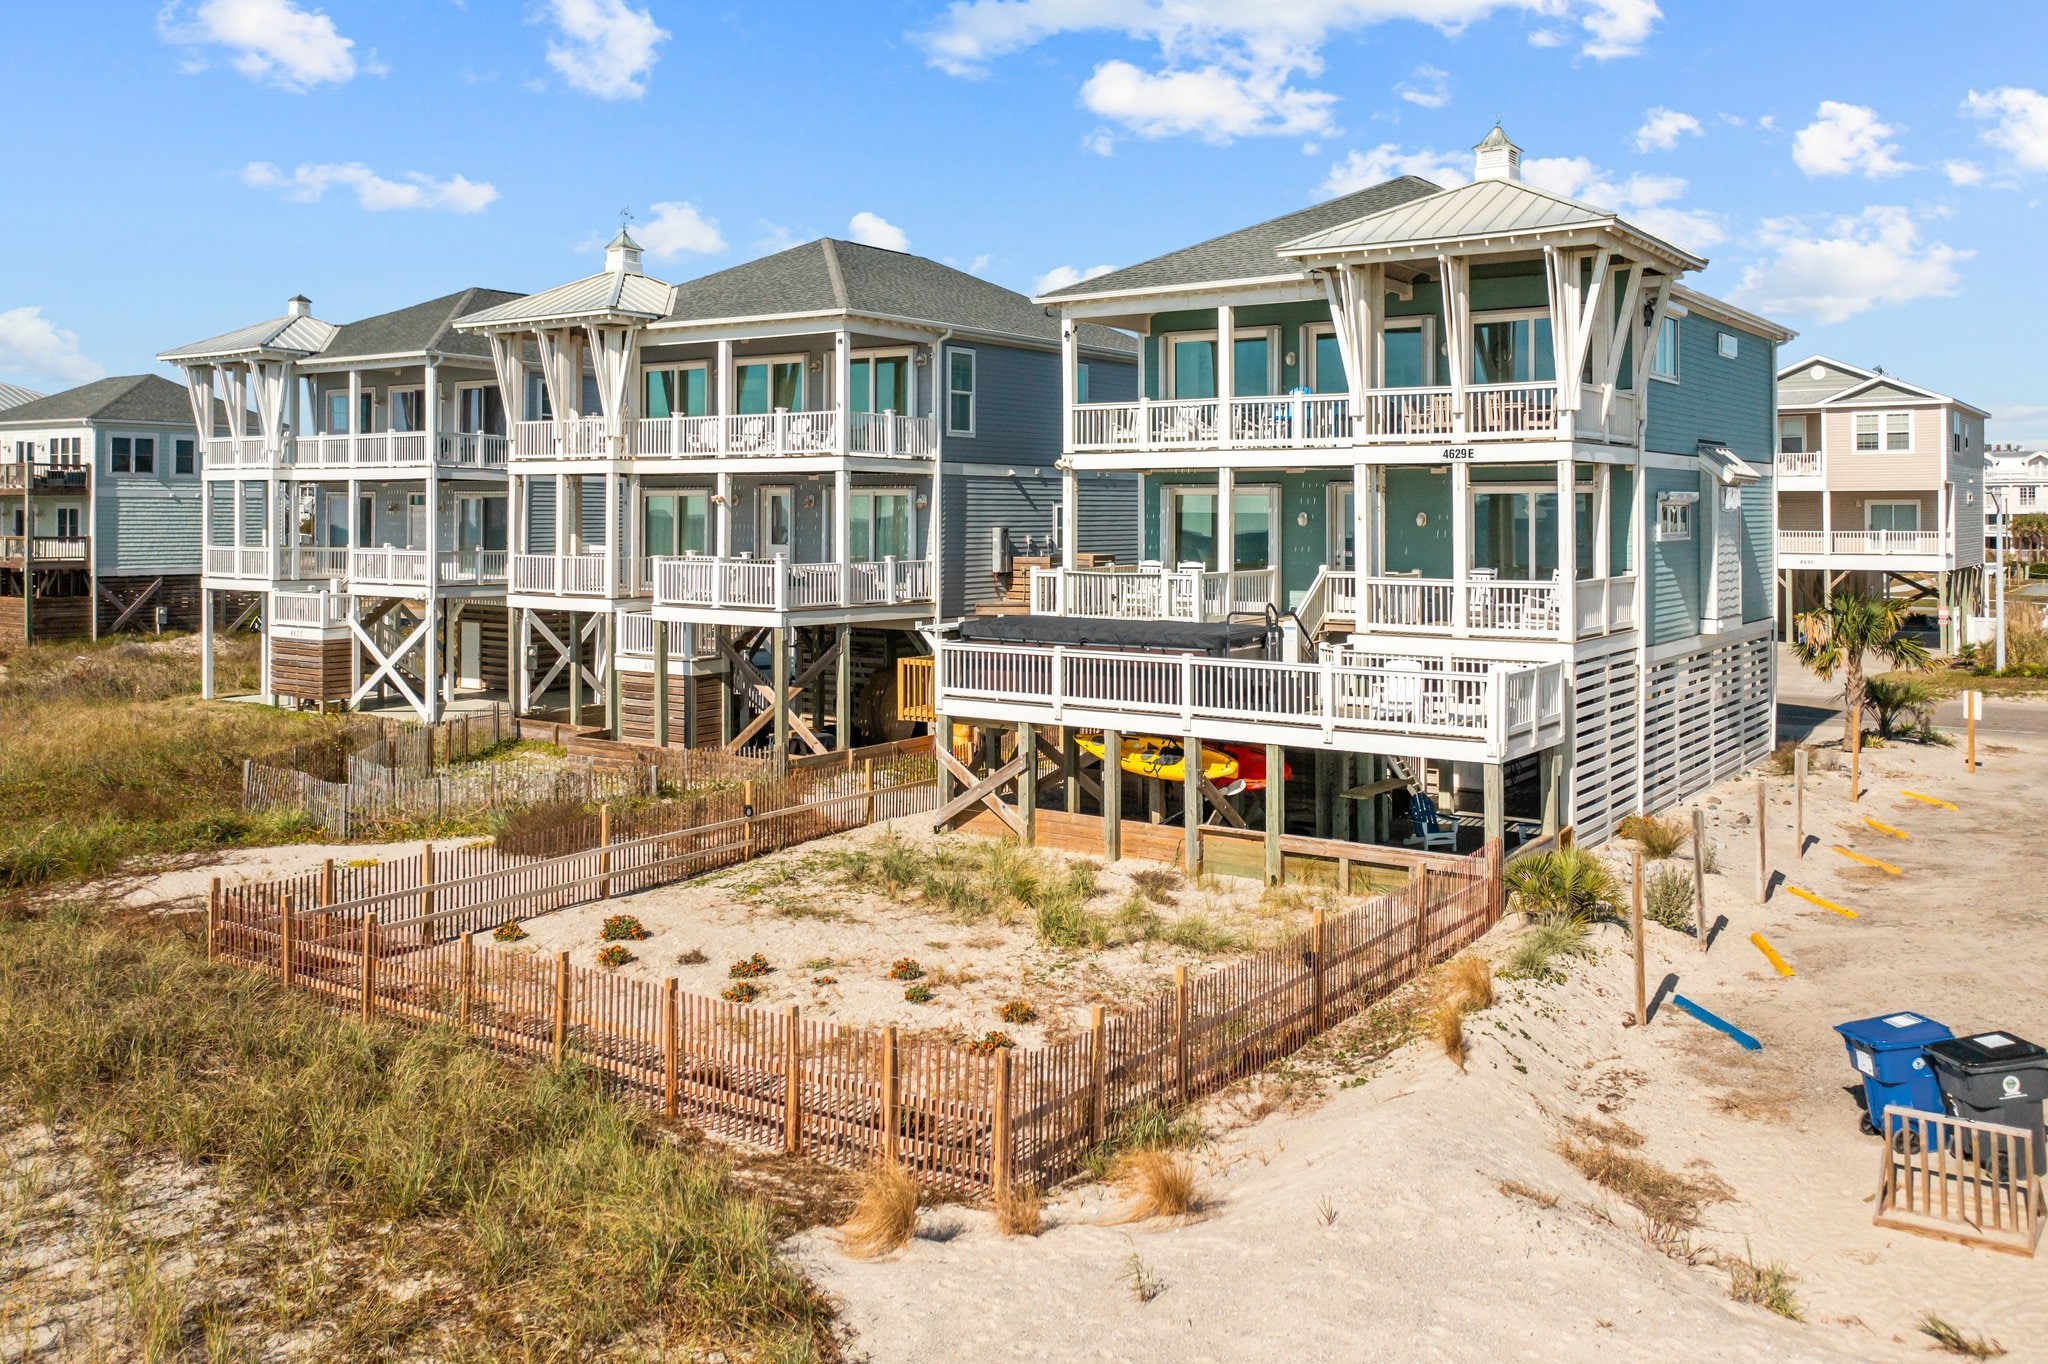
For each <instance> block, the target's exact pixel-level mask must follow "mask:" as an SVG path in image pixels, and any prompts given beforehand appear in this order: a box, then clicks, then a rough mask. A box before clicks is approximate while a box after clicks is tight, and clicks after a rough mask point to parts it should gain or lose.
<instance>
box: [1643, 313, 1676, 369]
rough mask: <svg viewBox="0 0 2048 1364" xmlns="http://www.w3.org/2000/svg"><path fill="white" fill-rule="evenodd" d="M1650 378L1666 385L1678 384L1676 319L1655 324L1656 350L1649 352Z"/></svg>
mask: <svg viewBox="0 0 2048 1364" xmlns="http://www.w3.org/2000/svg"><path fill="white" fill-rule="evenodd" d="M1650 377H1651V378H1652V379H1662V380H1664V381H1665V382H1666V383H1671V384H1675V383H1677V382H1678V319H1677V318H1675V317H1667V318H1665V319H1664V320H1663V321H1662V322H1659V323H1658V324H1657V348H1656V349H1655V350H1654V351H1651V352H1650Z"/></svg>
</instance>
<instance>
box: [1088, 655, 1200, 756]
mask: <svg viewBox="0 0 2048 1364" xmlns="http://www.w3.org/2000/svg"><path fill="white" fill-rule="evenodd" d="M1180 727H1181V732H1182V733H1183V734H1185V733H1187V732H1188V731H1190V730H1192V729H1193V728H1194V727H1195V656H1194V655H1193V654H1182V655H1181V656H1180ZM1103 758H1104V760H1105V761H1110V760H1112V755H1111V754H1110V753H1109V751H1108V750H1107V749H1105V750H1104V751H1103Z"/></svg>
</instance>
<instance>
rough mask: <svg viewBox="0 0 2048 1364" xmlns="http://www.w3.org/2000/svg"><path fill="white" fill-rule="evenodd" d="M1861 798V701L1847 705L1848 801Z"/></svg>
mask: <svg viewBox="0 0 2048 1364" xmlns="http://www.w3.org/2000/svg"><path fill="white" fill-rule="evenodd" d="M1862 799H1863V703H1862V702H1861V701H1859V702H1857V703H1856V704H1855V705H1853V706H1851V707H1849V802H1850V804H1852V805H1853V804H1856V803H1858V802H1860V801H1861V800H1862Z"/></svg>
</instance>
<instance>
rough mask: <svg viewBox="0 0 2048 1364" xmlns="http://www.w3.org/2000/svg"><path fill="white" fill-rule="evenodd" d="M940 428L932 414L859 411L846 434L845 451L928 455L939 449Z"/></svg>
mask: <svg viewBox="0 0 2048 1364" xmlns="http://www.w3.org/2000/svg"><path fill="white" fill-rule="evenodd" d="M938 430H939V427H938V423H937V422H935V421H933V420H932V419H931V418H930V417H905V416H901V415H899V414H897V413H894V412H856V413H854V414H853V415H852V418H851V421H850V425H849V427H848V429H847V433H846V453H847V454H849V455H903V456H907V457H910V458H925V457H928V456H930V455H931V454H933V453H934V452H935V451H937V449H938V448H939V441H938Z"/></svg>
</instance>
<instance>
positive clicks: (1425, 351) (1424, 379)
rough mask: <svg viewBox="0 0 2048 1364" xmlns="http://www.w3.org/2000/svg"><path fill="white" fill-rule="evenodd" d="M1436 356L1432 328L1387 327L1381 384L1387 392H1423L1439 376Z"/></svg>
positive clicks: (1382, 347)
mask: <svg viewBox="0 0 2048 1364" xmlns="http://www.w3.org/2000/svg"><path fill="white" fill-rule="evenodd" d="M1435 358H1436V355H1435V352H1434V351H1433V350H1432V349H1431V348H1430V345H1429V324H1428V323H1427V322H1426V321H1417V322H1413V323H1410V324H1407V325H1405V326H1404V325H1401V324H1397V323H1394V322H1389V323H1388V324H1387V329H1386V333H1385V335H1384V336H1383V337H1382V338H1381V344H1380V384H1381V386H1382V387H1384V388H1423V387H1426V386H1427V385H1428V384H1429V383H1430V381H1431V379H1432V377H1433V376H1434V374H1435V368H1434V362H1435Z"/></svg>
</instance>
